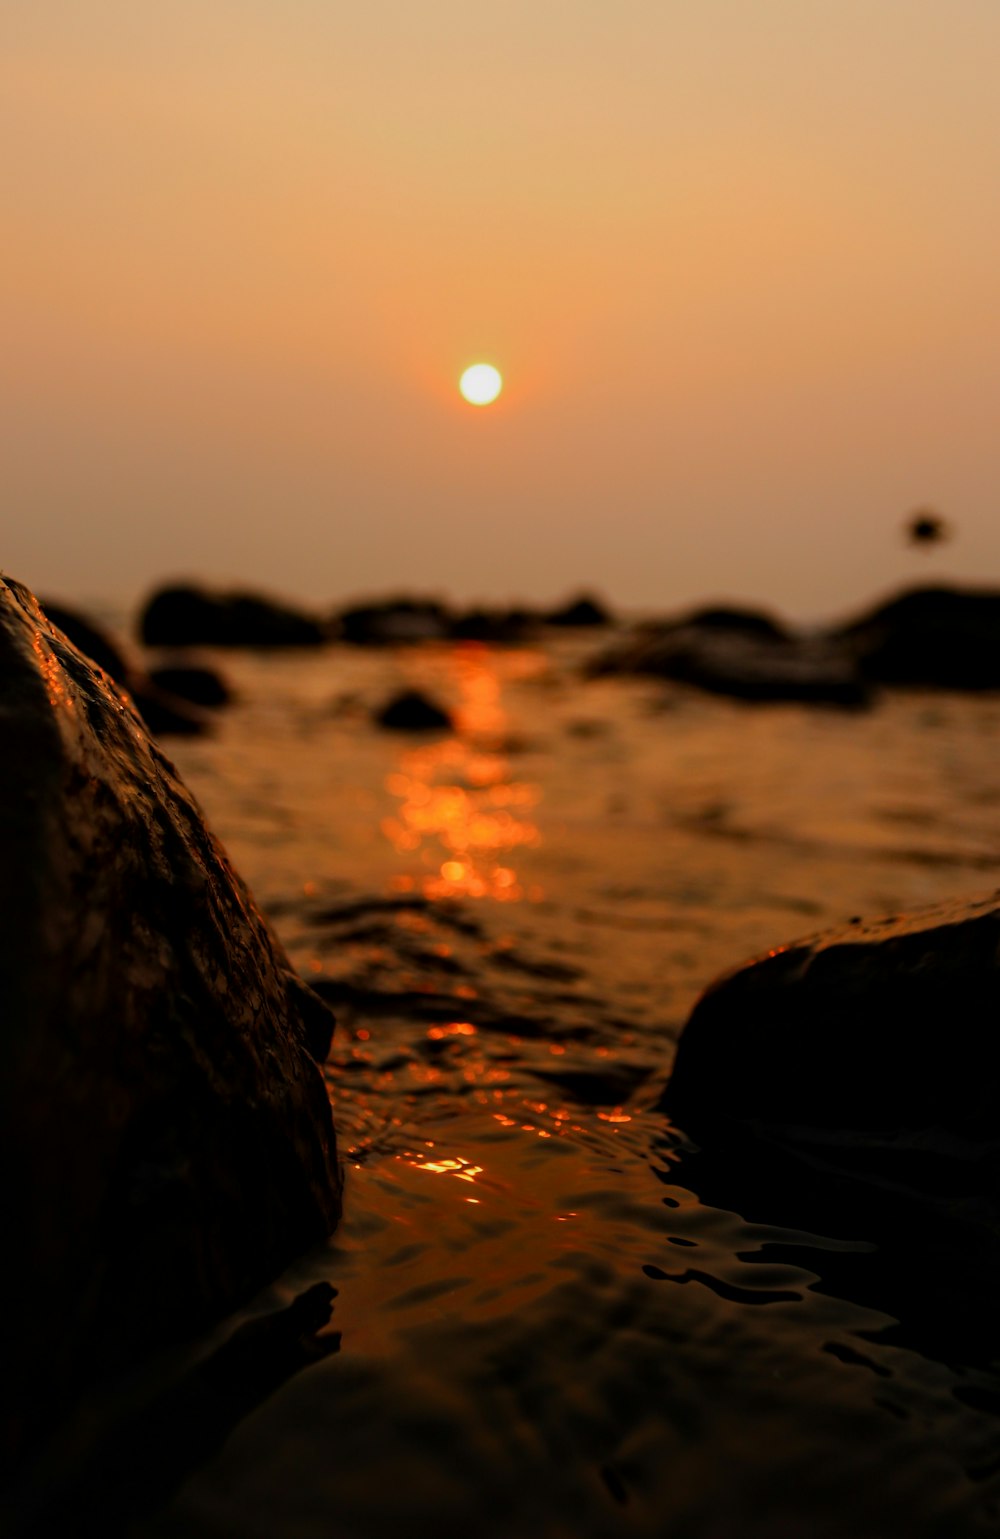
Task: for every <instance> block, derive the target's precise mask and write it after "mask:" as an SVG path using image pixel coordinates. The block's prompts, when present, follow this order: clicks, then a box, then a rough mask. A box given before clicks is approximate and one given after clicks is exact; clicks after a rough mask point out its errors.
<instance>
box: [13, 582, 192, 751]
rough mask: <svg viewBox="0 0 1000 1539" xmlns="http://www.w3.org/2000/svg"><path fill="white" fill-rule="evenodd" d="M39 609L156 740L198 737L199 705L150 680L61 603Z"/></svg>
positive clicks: (90, 624) (106, 637)
mask: <svg viewBox="0 0 1000 1539" xmlns="http://www.w3.org/2000/svg"><path fill="white" fill-rule="evenodd" d="M42 608H43V609H44V610H45V613H46V614H47V615H48V617H49V619H50V620H51V621H52V623H53V625H57V626H58V627H59V629H60V630H61V631H62V633H63V635H64V636H67V637H68V638H69V640H70V641H71V642H72V643H73V645H74V646H75V647H76V648H77V649H78V650H79V651H80V652H82V653H83V654H84V655H85V656H86V657H89V658H90V660H91V661H92V662H95V663H96V664H97V666H98V667H99V668H103V669H104V671H105V673H106V674H108V676H109V677H110V678H112V679H113V680H114V681H115V683H116V684H121V685H123V686H124V687H125V688H126V689H127V690H128V691H129V693H130V694H131V696H132V701H133V704H134V705H135V706H136V707H137V709H138V711H139V713H140V715H141V716H142V719H143V721H144V722H145V723H146V726H147V727H148V728H149V730H150V732H152V733H154V734H155V736H156V737H166V736H175V737H198V736H199V735H200V734H201V733H202V732H204V731H205V730H206V728H207V726H208V719H207V717H205V716H204V715H203V714H202V712H201V711H199V710H197V709H192V705H195V706H197V705H199V704H201V702H200V701H192V700H191V698H190V697H184V696H183V695H182V692H181V691H179V690H171V688H170V685H169V684H168V683H167V682H166V681H165V680H164V679H162V678H153V677H151V676H150V675H149V674H148V673H147V672H146V670H145V669H144V668H143V667H142V666H141V665H140V664H139V663H138V662H137V661H136V659H135V658H134V657H132V656H130V655H129V652H128V649H127V648H126V647H125V646H124V645H123V644H121V643H119V642H118V641H116V640H114V639H113V638H112V637H111V636H109V635H108V633H107V632H106V631H105V630H102V629H101V628H100V627H99V626H97V625H95V624H94V623H93V622H92V621H91V620H88V619H87V618H86V617H85V616H83V615H81V614H79V613H78V612H77V611H76V610H75V609H67V608H66V607H65V606H64V605H62V604H50V603H48V602H47V601H44V602H43V603H42Z"/></svg>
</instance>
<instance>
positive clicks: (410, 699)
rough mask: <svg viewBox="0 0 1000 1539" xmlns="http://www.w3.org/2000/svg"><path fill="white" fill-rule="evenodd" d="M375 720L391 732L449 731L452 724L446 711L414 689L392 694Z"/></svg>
mask: <svg viewBox="0 0 1000 1539" xmlns="http://www.w3.org/2000/svg"><path fill="white" fill-rule="evenodd" d="M375 720H376V722H377V724H378V725H379V726H380V727H387V728H388V729H389V730H390V731H392V732H450V731H451V725H452V723H451V717H450V716H449V715H448V713H447V711H444V710H442V709H441V707H440V706H439V705H435V704H434V701H433V700H428V698H427V696H426V695H422V694H421V693H420V691H419V690H416V689H407V690H403V691H402V692H401V693H400V694H398V695H394V696H393V698H392V699H391V700H390V701H389V703H388V705H385V706H383V708H382V709H381V710H380V711H379V712H378V713H377V714H376V717H375Z"/></svg>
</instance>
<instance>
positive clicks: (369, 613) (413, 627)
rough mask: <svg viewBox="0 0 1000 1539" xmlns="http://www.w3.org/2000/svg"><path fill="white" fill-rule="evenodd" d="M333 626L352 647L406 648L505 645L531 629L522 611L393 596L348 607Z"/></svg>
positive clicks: (341, 612) (529, 622)
mask: <svg viewBox="0 0 1000 1539" xmlns="http://www.w3.org/2000/svg"><path fill="white" fill-rule="evenodd" d="M331 623H332V628H333V630H334V632H335V634H337V635H339V637H340V639H341V640H342V641H346V642H348V643H349V644H350V645H352V646H357V647H406V646H416V645H419V644H420V643H421V642H426V641H482V642H487V643H490V644H493V645H497V646H507V645H511V644H516V643H517V642H520V641H523V640H525V639H526V637H527V636H528V635H529V634H530V633H531V631H532V630H533V628H534V623H535V622H534V618H533V616H532V615H531V614H530V613H529V612H528V611H527V610H524V609H482V608H473V609H462V610H455V609H452V608H450V607H449V606H448V605H447V604H444V603H442V602H441V601H440V600H438V599H427V598H408V597H395V598H387V599H374V600H372V601H371V602H369V603H364V604H353V605H351V606H350V607H349V608H347V609H343V610H341V611H340V612H339V613H338V614H335V615H334V616H333V619H332V622H331Z"/></svg>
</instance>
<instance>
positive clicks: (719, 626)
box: [680, 604, 795, 642]
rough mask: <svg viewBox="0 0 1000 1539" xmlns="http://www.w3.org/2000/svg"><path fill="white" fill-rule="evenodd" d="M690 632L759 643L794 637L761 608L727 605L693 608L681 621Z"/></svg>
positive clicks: (785, 627)
mask: <svg viewBox="0 0 1000 1539" xmlns="http://www.w3.org/2000/svg"><path fill="white" fill-rule="evenodd" d="M680 623H681V624H682V625H685V626H688V627H691V628H692V629H697V630H705V631H725V632H726V633H727V634H729V635H734V636H746V637H749V638H752V639H754V640H759V641H787V642H791V641H793V640H794V639H795V638H794V636H793V635H792V632H791V631H789V629H788V627H787V626H785V625H782V624H781V622H780V620H776V619H774V617H773V615H769V614H766V613H765V612H764V610H762V609H741V608H735V607H734V606H732V605H729V604H708V605H706V606H705V607H704V608H702V609H694V610H692V611H691V613H690V614H688V615H686V616H685V617H684V619H683V620H682V621H681V622H680Z"/></svg>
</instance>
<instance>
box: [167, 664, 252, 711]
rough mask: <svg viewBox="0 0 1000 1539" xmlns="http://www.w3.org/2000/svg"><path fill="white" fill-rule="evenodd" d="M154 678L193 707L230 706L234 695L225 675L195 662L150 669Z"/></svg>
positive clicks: (214, 707) (169, 692) (169, 691)
mask: <svg viewBox="0 0 1000 1539" xmlns="http://www.w3.org/2000/svg"><path fill="white" fill-rule="evenodd" d="M149 676H150V678H151V679H152V681H153V683H154V684H155V685H157V687H158V688H159V689H165V690H166V691H167V693H168V694H170V695H174V696H175V697H176V698H177V699H180V700H187V701H189V702H190V704H192V705H201V706H205V707H206V708H207V709H209V710H214V709H216V708H217V707H219V706H223V705H228V704H229V703H230V701H231V700H232V698H233V692H232V690H231V689H230V687H229V685H228V684H227V683H226V681H225V679H224V678H223V677H222V675H221V673H217V672H216V670H215V669H214V668H206V667H204V666H202V665H201V664H195V663H167V664H164V666H163V667H161V668H152V669H150V674H149Z"/></svg>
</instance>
